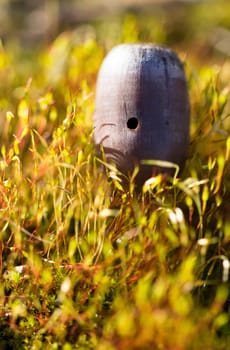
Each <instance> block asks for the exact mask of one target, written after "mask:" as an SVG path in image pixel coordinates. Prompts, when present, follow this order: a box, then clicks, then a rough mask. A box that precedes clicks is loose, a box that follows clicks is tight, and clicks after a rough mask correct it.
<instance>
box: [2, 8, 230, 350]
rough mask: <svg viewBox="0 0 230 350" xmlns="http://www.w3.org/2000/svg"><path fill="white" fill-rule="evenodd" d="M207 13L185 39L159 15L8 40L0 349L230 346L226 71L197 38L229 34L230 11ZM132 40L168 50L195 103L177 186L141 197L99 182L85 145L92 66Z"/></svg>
mask: <svg viewBox="0 0 230 350" xmlns="http://www.w3.org/2000/svg"><path fill="white" fill-rule="evenodd" d="M223 3H224V2H223ZM205 6H206V7H205ZM207 6H208V5H207V3H200V4H193V5H190V7H189V8H190V11H191V12H189V13H187V17H184V19H183V27H180V25H181V22H180V21H178V22H177V18H178V17H177V16H180V14H178V13H174V15H172V13H171V14H170V17H171V21H169V22H167V23H166V22H165V21H164V20H163V19H164V16H165V14H164V11H163V10H162V9H159V10H158V11H159V12H158V14H159V15H157V16H152V15H150V14H149V15H146V14H143V13H142V14H141V13H140V14H139V15H137V16H136V15H135V14H134V13H133V12H132V13H129V14H126V15H125V14H124V15H122V16H121V17H118V18H113V20H111V21H110V22H109V21H95V23H91V24H87V25H84V26H80V27H77V28H75V29H74V30H68V31H65V32H63V33H61V34H60V35H58V36H57V37H56V38H55V39H54V40H52V41H51V42H49V44H45V43H43V44H41V43H40V45H39V46H36V45H35V46H33V47H31V46H22V45H21V44H20V42H17V41H15V40H13V41H11V40H8V39H7V40H6V41H5V39H4V40H3V43H2V44H1V47H0V78H1V83H2V84H1V85H0V118H1V129H0V270H1V277H0V278H1V283H0V348H1V349H35V350H37V349H64V350H69V349H100V350H103V349H106V350H107V349H111V350H112V349H114V350H115V349H153V348H154V349H181V350H185V349H186V350H187V349H188V350H190V349H191V350H192V349H194V350H195V349H196V350H197V349H204V348H205V349H218V350H220V349H223V350H225V349H227V348H228V347H229V345H230V324H229V316H230V314H229V269H230V262H229V259H230V255H229V238H230V236H229V232H230V231H229V229H230V216H229V209H230V208H229V206H230V204H229V203H230V201H229V200H230V169H229V156H230V154H229V153H230V138H229V136H230V134H229V118H228V116H229V102H228V98H229V75H230V65H229V62H228V59H227V58H226V57H227V56H226V52H221V53H220V51H218V47H216V46H215V45H213V44H209V42H208V41H206V39H205V40H204V41H203V39H200V38H199V36H198V33H200V32H201V31H200V30H201V28H203V29H202V32H203V33H204V32H205V30H207V35H208V34H209V35H210V28H211V27H212V28H216V26H224V27H225V29H226V30H227V29H228V26H229V23H228V20H227V15H226V14H227V9H228V6H229V5H228V2H225V7H224V8H223V7H221V6H220V8H218V9H217V8H216V7H215V6H216V2H212V6H213V11H208V13H207V12H205V8H206V9H207ZM183 8H184V7H183ZM172 9H173V8H172ZM177 9H178V8H177ZM202 9H203V12H202V11H201V10H202ZM214 9H215V11H214ZM162 11H163V12H162ZM181 11H184V10H183V9H182V10H181ZM183 13H184V12H183ZM168 16H169V15H168ZM214 19H215V21H214ZM196 23H197V25H196ZM199 26H200V28H198V27H199ZM105 33H106V35H105ZM225 33H226V32H225ZM207 37H208V36H207ZM207 37H206V38H207ZM127 41H128V42H130V41H131V42H136V41H154V42H158V43H163V44H167V45H170V46H172V47H174V48H176V49H177V51H178V53H179V55H180V57H181V58H182V60H183V61H184V65H185V69H186V74H187V77H188V82H189V89H190V98H191V145H190V154H189V158H188V160H187V164H186V168H185V170H184V173H183V176H182V177H181V178H178V179H172V180H169V181H168V182H167V183H165V181H164V179H163V178H162V177H161V176H160V175H159V176H158V177H156V178H154V179H152V181H149V182H147V183H146V184H145V186H144V188H143V191H142V193H140V194H139V195H137V194H136V193H135V191H134V186H133V181H130V185H129V189H128V190H125V189H124V188H123V187H122V184H121V183H120V181H119V173H116V171H115V170H114V169H112V168H111V167H109V166H106V170H105V171H103V169H102V168H101V166H99V163H98V160H97V158H96V156H95V152H94V147H93V141H92V133H93V129H92V115H93V110H94V105H93V101H94V91H95V82H96V76H97V72H98V69H99V66H100V64H101V62H102V59H103V57H104V55H105V53H106V52H107V51H108V50H109V49H110V48H111V47H112V46H113V45H116V44H118V43H120V42H127ZM201 44H202V45H201ZM210 45H211V46H210ZM214 61H215V64H213V62H214Z"/></svg>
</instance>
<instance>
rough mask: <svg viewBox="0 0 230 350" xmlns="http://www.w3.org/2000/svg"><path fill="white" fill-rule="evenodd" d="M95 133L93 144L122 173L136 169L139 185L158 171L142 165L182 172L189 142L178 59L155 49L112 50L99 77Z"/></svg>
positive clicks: (138, 46)
mask: <svg viewBox="0 0 230 350" xmlns="http://www.w3.org/2000/svg"><path fill="white" fill-rule="evenodd" d="M94 128H95V131H94V140H95V144H96V145H97V146H98V147H100V145H102V146H103V148H104V152H105V155H106V157H107V160H108V161H109V162H113V163H115V165H116V166H117V167H118V169H119V170H121V171H122V172H123V173H125V174H131V173H132V171H133V169H134V167H135V165H138V166H139V167H140V171H139V175H138V179H137V181H138V182H139V183H143V182H144V181H145V180H146V179H147V178H149V177H151V176H152V175H154V174H155V173H156V171H157V168H156V167H151V166H144V165H142V161H143V160H147V159H148V160H149V159H151V160H164V161H169V162H173V163H177V164H178V165H179V166H181V167H182V166H183V164H184V161H185V159H186V155H187V149H188V143H189V97H188V89H187V81H186V77H185V73H184V69H183V65H182V63H181V62H180V60H179V58H178V57H177V55H176V54H175V53H174V52H173V51H172V50H170V49H168V48H165V47H162V46H158V45H154V44H122V45H119V46H117V47H115V48H113V49H112V50H111V51H110V52H109V54H108V55H107V56H106V58H105V59H104V61H103V63H102V65H101V68H100V71H99V74H98V79H97V86H96V98H95V114H94ZM161 170H162V169H161ZM165 171H167V172H170V171H168V169H167V170H165Z"/></svg>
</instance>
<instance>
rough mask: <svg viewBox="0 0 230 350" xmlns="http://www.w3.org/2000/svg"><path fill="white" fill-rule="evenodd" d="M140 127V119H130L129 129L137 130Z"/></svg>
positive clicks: (128, 122)
mask: <svg viewBox="0 0 230 350" xmlns="http://www.w3.org/2000/svg"><path fill="white" fill-rule="evenodd" d="M137 126H138V119H137V118H135V117H133V118H129V120H128V121H127V127H128V128H129V129H136V128H137Z"/></svg>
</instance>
